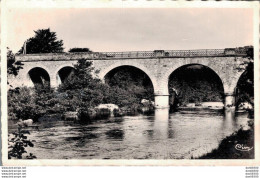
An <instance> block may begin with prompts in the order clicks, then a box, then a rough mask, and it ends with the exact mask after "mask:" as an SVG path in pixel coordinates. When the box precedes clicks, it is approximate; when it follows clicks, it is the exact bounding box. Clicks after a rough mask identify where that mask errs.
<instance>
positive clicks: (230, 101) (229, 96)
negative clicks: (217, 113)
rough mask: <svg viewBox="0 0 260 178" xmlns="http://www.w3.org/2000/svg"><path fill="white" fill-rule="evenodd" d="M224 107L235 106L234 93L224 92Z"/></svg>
mask: <svg viewBox="0 0 260 178" xmlns="http://www.w3.org/2000/svg"><path fill="white" fill-rule="evenodd" d="M224 105H225V109H231V108H235V94H234V93H233V92H232V93H225V103H224Z"/></svg>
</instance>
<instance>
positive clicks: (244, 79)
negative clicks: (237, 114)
mask: <svg viewBox="0 0 260 178" xmlns="http://www.w3.org/2000/svg"><path fill="white" fill-rule="evenodd" d="M245 49H246V53H247V56H246V57H247V59H248V60H247V61H244V62H243V63H242V64H241V65H240V66H239V67H238V68H237V70H238V71H242V72H243V74H242V76H241V77H240V79H239V81H238V84H237V96H238V97H237V104H240V103H242V102H248V103H250V104H251V105H252V106H254V48H253V47H252V46H249V47H246V48H245Z"/></svg>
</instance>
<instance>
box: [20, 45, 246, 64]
mask: <svg viewBox="0 0 260 178" xmlns="http://www.w3.org/2000/svg"><path fill="white" fill-rule="evenodd" d="M246 55H247V54H246V49H245V48H226V49H199V50H154V51H129V52H76V53H41V54H22V55H16V60H17V61H22V62H31V61H67V60H68V61H70V60H78V59H80V58H84V59H89V60H99V59H106V60H109V59H113V60H114V59H144V58H180V57H183V58H186V57H189V58H190V57H225V56H246Z"/></svg>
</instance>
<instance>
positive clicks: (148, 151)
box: [28, 109, 248, 159]
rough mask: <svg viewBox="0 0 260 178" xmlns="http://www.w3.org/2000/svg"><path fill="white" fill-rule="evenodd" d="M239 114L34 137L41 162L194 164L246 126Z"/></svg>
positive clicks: (165, 113) (147, 119)
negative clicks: (187, 161) (166, 161)
mask: <svg viewBox="0 0 260 178" xmlns="http://www.w3.org/2000/svg"><path fill="white" fill-rule="evenodd" d="M247 121H248V118H247V115H245V114H242V113H241V114H239V115H237V116H236V115H235V113H234V111H233V112H232V111H229V112H224V113H222V112H216V111H192V112H189V111H187V112H176V113H172V114H169V110H168V109H157V110H156V111H155V114H154V115H152V116H144V115H138V116H124V117H113V118H109V119H107V120H100V121H97V122H93V123H92V124H90V125H75V124H74V125H73V124H66V123H64V124H61V123H60V122H56V123H52V124H51V126H50V125H49V126H48V127H45V126H44V124H43V127H41V128H40V130H39V131H33V132H31V135H30V136H29V138H30V139H31V140H35V141H34V145H35V147H33V148H28V152H31V153H33V154H35V155H36V156H37V158H38V159H189V158H191V157H198V156H200V155H202V154H205V153H207V152H210V151H211V150H212V149H214V148H216V147H217V146H218V144H219V142H220V141H221V140H222V139H223V138H225V137H226V136H228V135H230V134H232V133H233V132H234V131H236V130H238V129H239V128H240V125H243V126H245V125H247Z"/></svg>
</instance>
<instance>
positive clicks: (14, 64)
mask: <svg viewBox="0 0 260 178" xmlns="http://www.w3.org/2000/svg"><path fill="white" fill-rule="evenodd" d="M22 65H23V64H22V63H21V62H19V61H15V55H14V53H13V52H12V50H10V49H9V48H7V74H8V75H14V76H17V75H18V72H19V70H20V69H22Z"/></svg>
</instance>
